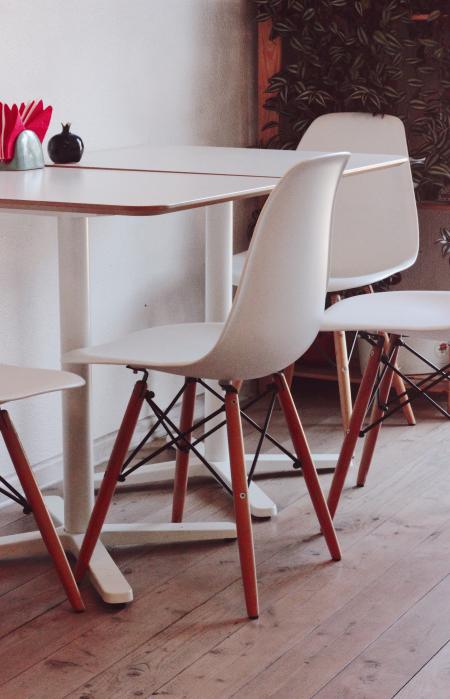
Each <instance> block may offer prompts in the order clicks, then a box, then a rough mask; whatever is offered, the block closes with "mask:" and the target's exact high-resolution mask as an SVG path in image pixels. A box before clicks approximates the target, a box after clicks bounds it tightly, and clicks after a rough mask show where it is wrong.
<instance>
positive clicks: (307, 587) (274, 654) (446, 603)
mask: <svg viewBox="0 0 450 699" xmlns="http://www.w3.org/2000/svg"><path fill="white" fill-rule="evenodd" d="M304 386H305V384H303V387H304ZM311 387H312V385H311V384H310V385H309V387H308V390H306V388H304V390H301V391H300V392H298V403H299V405H300V406H301V412H302V415H303V418H304V426H305V428H306V431H307V434H308V436H309V437H310V442H311V445H312V447H313V449H314V450H320V451H329V450H336V449H337V447H338V446H339V444H340V441H341V438H342V437H341V431H340V427H339V420H338V413H337V401H336V399H335V397H334V396H335V388H334V386H332V385H328V386H326V385H325V384H323V383H322V384H314V386H313V390H311ZM301 388H302V386H300V389H301ZM417 412H418V417H419V422H418V424H417V426H416V427H406V426H404V425H403V423H402V421H401V420H397V421H396V423H391V424H390V425H389V426H387V427H385V428H384V429H383V431H382V436H381V439H380V444H379V448H378V450H377V453H376V459H375V463H374V468H373V471H372V472H371V474H370V476H369V480H368V484H367V486H366V488H364V489H358V490H355V489H354V488H352V483H349V484H348V488H347V489H346V491H345V494H344V498H343V501H342V505H341V508H340V510H339V511H338V513H337V517H336V524H337V527H338V529H339V532H338V533H339V536H340V541H341V545H342V550H343V560H342V562H340V563H331V562H330V561H329V558H328V554H327V550H326V548H325V545H324V542H323V539H322V538H321V537H320V536H318V535H317V523H316V520H315V518H314V516H313V514H312V512H311V505H310V502H309V499H308V497H307V496H306V493H305V486H304V482H303V480H302V478H301V476H299V475H298V474H297V473H295V472H291V473H287V474H284V475H283V476H278V477H273V478H268V479H264V481H261V482H263V483H264V487H265V488H266V490H267V491H268V492H269V493H270V494H271V495H272V496H273V497H274V498H275V499H276V501H277V503H278V505H279V508H280V513H279V515H278V517H276V518H274V519H273V520H266V521H256V522H255V523H254V531H255V537H256V555H257V561H258V575H259V587H260V597H261V617H260V619H259V621H253V622H250V621H248V620H247V619H246V618H245V616H244V601H243V595H242V589H241V582H240V576H239V568H238V559H237V548H236V545H235V544H234V543H225V544H224V543H217V544H215V543H208V544H199V545H188V546H164V547H158V548H157V547H155V548H153V549H152V550H149V549H147V550H142V549H128V550H120V551H117V552H116V553H115V557H116V559H117V561H118V562H119V563H120V566H121V568H122V570H123V572H124V574H125V575H126V576H127V578H128V579H129V581H130V583H131V584H132V586H133V588H134V592H135V601H134V603H132V604H131V605H129V606H128V607H120V608H117V607H112V606H107V605H104V604H103V603H102V602H100V600H99V599H98V597H97V596H96V594H95V592H94V591H93V590H92V589H91V587H90V586H89V584H88V583H87V582H86V583H85V584H84V585H83V594H84V598H85V600H86V603H87V612H86V613H85V614H81V615H75V614H73V613H71V612H70V611H69V606H68V603H67V602H66V601H65V600H64V597H63V595H62V594H61V590H60V587H59V585H58V582H57V581H56V579H55V576H54V574H53V571H52V570H51V568H50V566H49V564H48V561H47V560H45V559H42V560H35V561H32V562H30V561H23V562H17V561H16V562H14V563H12V562H3V563H2V564H1V566H0V697H1V699H55V698H58V699H59V698H60V697H72V698H76V699H129V698H130V699H131V698H132V697H144V698H147V697H153V696H163V697H165V698H166V699H167V698H172V699H174V698H177V699H181V698H184V699H219V698H221V699H225V698H228V697H235V698H238V699H266V698H268V697H276V698H277V699H290V698H292V699H307V698H308V699H309V698H311V697H317V698H320V699H340V698H342V699H344V698H345V699H353V698H354V699H385V698H386V699H387V698H391V697H398V699H428V698H429V699H448V698H449V697H450V473H449V466H450V463H449V449H448V447H447V442H448V437H449V435H450V424H448V423H447V422H446V421H445V420H444V419H443V418H442V417H440V416H437V415H436V414H435V413H432V412H430V410H428V408H425V407H424V406H422V407H421V408H420V410H418V411H417ZM275 422H276V423H277V428H276V429H275V428H274V432H277V431H278V433H279V434H282V435H283V434H284V436H286V432H285V431H284V432H283V430H282V428H281V425H280V414H279V412H277V413H276V415H275ZM249 443H250V439H249ZM354 477H355V473H354V471H353V472H352V481H353V480H354ZM321 481H322V483H323V486H324V488H328V486H329V482H330V476H329V475H324V476H321ZM169 511H170V488H169V487H161V488H158V489H154V490H152V491H150V492H149V491H145V492H143V491H140V492H136V491H134V492H129V493H128V494H121V495H120V496H118V497H116V499H115V503H114V507H113V512H112V513H111V519H114V520H115V521H119V520H131V519H137V518H139V519H148V520H154V521H162V520H167V519H168V516H169ZM231 515H232V509H231V503H230V500H229V498H228V497H226V496H225V495H224V494H223V492H222V491H221V490H220V489H219V488H218V487H217V486H216V485H215V484H214V483H212V482H210V481H208V482H206V481H205V482H199V481H197V482H195V483H194V484H193V485H192V488H191V490H190V496H189V503H188V512H187V519H189V520H199V519H202V520H206V519H222V518H224V517H231ZM31 526H32V521H31V520H30V518H25V517H23V516H21V515H20V511H19V510H18V509H17V508H8V509H7V510H1V511H0V530H1V533H11V532H13V531H22V530H24V528H25V527H31Z"/></svg>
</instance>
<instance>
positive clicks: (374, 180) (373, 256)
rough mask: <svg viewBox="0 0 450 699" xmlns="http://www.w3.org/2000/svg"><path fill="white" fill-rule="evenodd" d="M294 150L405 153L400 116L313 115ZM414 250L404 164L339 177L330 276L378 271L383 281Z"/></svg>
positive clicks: (412, 207)
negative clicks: (312, 119) (313, 117)
mask: <svg viewBox="0 0 450 699" xmlns="http://www.w3.org/2000/svg"><path fill="white" fill-rule="evenodd" d="M298 148H299V149H301V150H320V151H336V150H340V151H341V150H345V151H350V152H361V153H383V154H397V155H406V156H408V146H407V143H406V136H405V129H404V126H403V123H402V122H401V121H400V119H398V118H397V117H393V116H388V115H385V116H373V115H371V114H362V113H355V112H348V113H336V114H326V115H324V116H321V117H318V118H317V119H315V121H313V123H312V124H311V125H310V127H309V128H308V130H307V131H306V133H305V134H304V136H303V138H302V140H301V141H300V143H299V145H298ZM418 251H419V228H418V222H417V207H416V202H415V196H414V187H413V182H412V177H411V168H410V166H409V163H405V164H404V165H401V166H399V167H394V168H387V169H384V170H378V171H373V172H367V173H362V174H359V175H352V176H349V177H345V178H343V180H342V182H341V184H340V186H339V191H338V194H337V197H336V205H335V215H334V224H333V237H332V252H331V261H330V275H331V277H355V276H364V275H371V274H374V273H379V275H378V277H379V279H383V278H384V277H386V276H388V275H389V274H393V273H394V272H398V271H401V270H402V269H406V268H407V267H410V266H411V265H412V264H414V262H415V260H416V258H417V254H418ZM347 288H348V287H347Z"/></svg>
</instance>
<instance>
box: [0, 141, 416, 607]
mask: <svg viewBox="0 0 450 699" xmlns="http://www.w3.org/2000/svg"><path fill="white" fill-rule="evenodd" d="M315 155H319V154H318V153H306V152H300V151H294V152H291V151H271V150H266V149H264V150H257V149H240V148H238V149H236V148H232V149H228V148H214V147H201V146H200V147H189V146H180V147H168V148H151V147H139V148H130V149H128V148H124V149H112V150H108V151H98V152H97V153H91V154H89V153H87V154H86V157H85V158H83V162H82V163H80V164H78V165H77V166H73V167H72V166H63V167H61V166H47V167H45V168H44V169H42V170H30V171H25V172H0V211H2V212H8V213H11V214H21V213H36V214H39V215H49V216H55V217H56V218H57V229H58V246H59V280H60V281H59V297H60V316H61V331H60V332H61V351H62V353H63V354H64V352H67V351H69V350H71V349H74V348H77V347H82V346H86V345H89V344H90V326H91V317H90V279H89V220H90V218H91V217H96V216H119V215H120V216H155V215H160V214H168V213H171V212H174V211H182V210H187V209H191V208H194V207H205V236H206V254H205V277H206V281H205V301H206V310H205V318H206V320H208V321H223V320H224V319H225V318H226V316H227V314H228V312H229V310H230V307H231V300H232V283H231V264H232V240H233V201H236V200H239V199H244V198H249V197H257V196H260V195H267V194H269V193H270V191H271V190H272V189H273V188H274V187H275V186H276V184H277V182H278V180H279V178H280V177H281V176H282V175H283V174H284V172H286V170H288V169H289V167H291V166H292V165H293V164H294V163H296V162H298V161H300V160H305V159H309V158H311V157H313V156H315ZM404 162H405V158H404V157H401V156H395V155H386V156H380V155H371V154H366V155H365V154H353V155H352V156H351V158H350V160H349V163H348V165H347V168H346V171H345V176H351V175H354V174H357V173H362V172H365V171H369V170H373V169H379V168H385V167H393V166H397V165H400V164H401V163H404ZM64 368H67V369H69V370H73V371H75V372H76V373H78V374H80V375H82V376H83V378H84V379H85V381H86V386H85V388H83V389H79V390H76V391H70V392H66V393H65V394H64V395H63V437H64V440H63V444H64V446H63V448H64V455H63V456H64V477H63V481H64V499H63V498H60V497H57V496H48V497H46V503H47V506H48V508H49V510H50V512H51V513H52V516H53V517H54V519H55V521H56V523H57V524H58V530H59V533H60V536H61V539H62V541H63V544H64V546H65V548H66V550H68V551H70V552H71V553H73V554H74V555H75V556H76V555H77V553H78V551H79V548H80V545H81V541H82V537H83V532H84V531H85V528H86V525H87V521H88V519H89V515H90V512H91V509H92V504H93V497H94V468H93V466H94V465H93V456H92V438H91V416H90V371H89V368H85V367H80V366H78V365H77V366H70V365H66V366H65V367H64ZM215 408H216V399H215V398H214V397H213V396H211V397H209V395H208V397H207V399H206V407H205V410H206V411H209V410H214V409H215ZM205 452H206V458H207V459H208V460H209V461H210V462H212V463H213V465H214V468H216V469H217V470H218V471H220V472H221V475H222V477H224V479H225V480H227V479H228V480H229V465H228V463H227V447H226V434H225V430H224V429H220V430H218V431H217V432H216V433H215V434H214V435H212V436H211V437H210V438H208V440H206V447H205ZM249 458H250V457H249ZM283 458H284V459H285V460H286V457H284V456H283ZM192 468H193V470H192V471H191V472H192V473H193V475H195V473H200V472H202V474H203V475H204V473H205V471H204V467H203V466H202V467H201V469H200V464H195V463H194V464H193V467H192ZM144 469H145V467H143V469H142V471H141V474H140V475H138V476H136V478H135V480H134V481H132V480H131V479H130V482H131V483H134V484H135V483H136V482H140V483H142V482H148V481H149V480H156V479H161V478H167V477H170V476H171V474H172V473H173V470H172V471H171V470H170V469H173V465H172V464H163V465H162V466H160V465H158V466H157V467H156V468H153V470H151V471H149V470H148V469H147V470H144ZM138 474H139V472H138ZM251 493H252V495H251V498H252V499H251V502H252V511H253V513H254V514H256V515H259V516H261V515H263V516H268V515H271V514H274V513H275V512H276V506H275V504H274V503H273V502H272V501H271V500H270V499H269V498H268V497H267V496H266V495H265V493H264V492H263V491H262V490H261V489H260V488H259V487H258V486H257V485H256V484H255V483H252V484H251ZM235 536H236V530H235V526H234V524H233V523H231V522H212V523H193V524H192V523H181V524H173V523H167V524H165V523H164V524H159V525H157V524H148V523H145V522H144V523H139V522H135V523H130V524H107V525H105V527H104V529H103V531H102V542H101V543H99V544H98V545H97V547H96V550H95V552H94V555H93V558H92V560H91V564H90V575H91V580H92V582H93V584H94V586H95V587H96V588H97V590H98V592H99V593H100V595H101V596H102V598H103V599H104V600H105V601H106V602H109V603H123V602H129V601H131V600H132V597H133V592H132V589H131V587H130V585H129V583H128V582H127V580H126V579H125V577H124V576H123V575H122V573H121V572H120V570H119V568H118V567H117V566H116V564H115V563H114V561H113V559H112V558H111V556H110V555H109V553H108V551H107V549H106V546H118V545H142V544H154V543H161V542H172V541H192V540H200V539H201V540H205V539H221V538H222V539H225V538H234V537H235ZM43 551H44V547H43V545H42V541H41V538H40V535H39V533H38V532H29V533H23V534H16V535H10V536H6V537H0V558H1V557H3V556H5V557H6V556H8V557H10V556H15V557H23V556H27V555H35V554H37V553H42V552H43Z"/></svg>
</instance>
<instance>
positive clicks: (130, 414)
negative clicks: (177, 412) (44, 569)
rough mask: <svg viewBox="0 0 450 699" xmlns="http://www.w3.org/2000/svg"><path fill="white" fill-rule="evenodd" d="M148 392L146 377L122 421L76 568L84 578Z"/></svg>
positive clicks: (132, 397)
mask: <svg viewBox="0 0 450 699" xmlns="http://www.w3.org/2000/svg"><path fill="white" fill-rule="evenodd" d="M146 392H147V382H146V381H145V380H144V379H143V380H141V381H137V382H136V383H135V385H134V388H133V392H132V394H131V398H130V400H129V402H128V405H127V409H126V411H125V415H124V416H123V420H122V424H121V425H120V429H119V432H118V434H117V437H116V441H115V443H114V446H113V450H112V452H111V456H110V458H109V461H108V466H107V468H106V471H105V475H104V476H103V480H102V484H101V486H100V489H99V491H98V495H97V498H96V500H95V505H94V509H93V510H92V515H91V518H90V520H89V524H88V528H87V530H86V534H85V536H84V539H83V543H82V546H81V549H80V555H79V557H78V561H77V565H76V568H75V577H76V579H77V580H81V579H82V577H83V575H84V573H85V572H86V569H87V567H88V565H89V561H90V560H91V556H92V552H93V551H94V548H95V545H96V543H97V540H98V537H99V536H100V532H101V530H102V527H103V524H104V521H105V519H106V515H107V512H108V510H109V506H110V504H111V500H112V498H113V495H114V491H115V489H116V484H117V479H118V478H119V475H120V471H121V469H122V465H123V462H124V461H125V457H126V455H127V452H128V449H129V448H130V442H131V438H132V436H133V433H134V430H135V428H136V423H137V421H138V418H139V413H140V412H141V408H142V403H143V402H144V398H145V394H146Z"/></svg>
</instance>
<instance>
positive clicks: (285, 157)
mask: <svg viewBox="0 0 450 699" xmlns="http://www.w3.org/2000/svg"><path fill="white" fill-rule="evenodd" d="M318 155H324V153H323V152H320V151H291V150H289V151H288V150H274V149H268V148H221V147H215V146H161V147H158V146H136V147H133V148H112V149H108V150H101V151H86V152H85V153H84V155H83V159H82V161H81V162H80V163H75V164H73V165H72V164H71V165H65V166H63V167H65V168H67V167H75V168H79V167H82V168H87V167H92V168H111V169H119V170H147V171H159V172H183V173H197V174H215V175H221V174H222V175H243V176H249V177H282V176H283V175H284V173H285V172H286V171H287V170H288V169H289V168H290V167H292V166H293V165H295V164H296V163H298V162H301V161H303V160H309V159H310V158H312V157H316V156H318ZM405 161H406V159H405V157H404V156H400V155H399V156H396V155H379V154H374V153H354V154H352V156H351V158H350V162H349V168H348V171H350V170H351V173H352V174H356V173H358V172H363V171H367V170H371V169H377V168H379V167H380V166H383V167H389V166H394V165H398V164H399V163H403V162H405ZM52 167H61V166H52ZM347 174H349V172H348V173H347Z"/></svg>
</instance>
